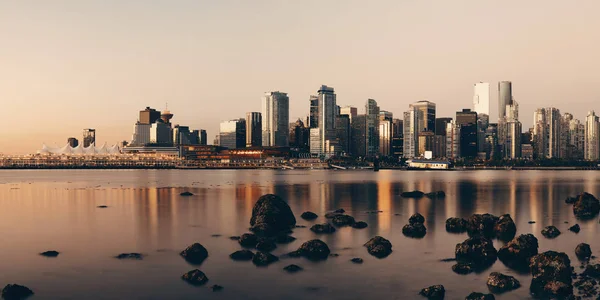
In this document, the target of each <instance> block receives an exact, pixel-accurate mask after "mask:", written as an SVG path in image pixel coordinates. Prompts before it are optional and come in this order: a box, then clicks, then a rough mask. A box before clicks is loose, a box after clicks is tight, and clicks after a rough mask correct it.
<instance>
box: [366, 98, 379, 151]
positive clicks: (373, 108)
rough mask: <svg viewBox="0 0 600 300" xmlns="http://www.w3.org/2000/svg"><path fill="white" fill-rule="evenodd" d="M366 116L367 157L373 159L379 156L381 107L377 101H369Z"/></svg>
mask: <svg viewBox="0 0 600 300" xmlns="http://www.w3.org/2000/svg"><path fill="white" fill-rule="evenodd" d="M365 116H366V121H367V124H366V127H367V131H366V134H367V136H366V142H367V145H366V149H367V153H366V156H369V157H372V156H376V155H377V154H379V106H377V101H375V100H373V99H368V100H367V103H366V104H365Z"/></svg>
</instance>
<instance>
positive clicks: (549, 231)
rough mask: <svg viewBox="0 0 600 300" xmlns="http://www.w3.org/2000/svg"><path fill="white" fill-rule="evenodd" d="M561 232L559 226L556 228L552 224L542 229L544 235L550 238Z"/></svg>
mask: <svg viewBox="0 0 600 300" xmlns="http://www.w3.org/2000/svg"><path fill="white" fill-rule="evenodd" d="M560 233H561V232H560V230H558V228H556V227H554V226H552V225H550V226H546V227H544V229H542V235H543V236H545V237H546V238H549V239H553V238H555V237H557V236H559V235H560Z"/></svg>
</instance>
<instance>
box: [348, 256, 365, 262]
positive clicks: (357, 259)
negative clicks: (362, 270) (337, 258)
mask: <svg viewBox="0 0 600 300" xmlns="http://www.w3.org/2000/svg"><path fill="white" fill-rule="evenodd" d="M350 261H351V262H353V263H355V264H362V263H363V259H362V258H360V257H355V258H353V259H351V260H350Z"/></svg>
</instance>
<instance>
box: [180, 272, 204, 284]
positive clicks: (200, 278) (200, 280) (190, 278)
mask: <svg viewBox="0 0 600 300" xmlns="http://www.w3.org/2000/svg"><path fill="white" fill-rule="evenodd" d="M181 279H183V280H185V281H187V282H188V283H189V284H192V285H203V284H205V283H206V282H207V281H208V277H206V275H205V274H204V273H202V271H200V270H198V269H195V270H191V271H189V272H187V273H185V274H183V275H181Z"/></svg>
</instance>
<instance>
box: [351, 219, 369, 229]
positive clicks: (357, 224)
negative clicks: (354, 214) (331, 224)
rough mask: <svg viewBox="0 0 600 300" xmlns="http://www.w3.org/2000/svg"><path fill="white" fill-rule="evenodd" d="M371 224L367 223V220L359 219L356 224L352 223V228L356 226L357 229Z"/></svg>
mask: <svg viewBox="0 0 600 300" xmlns="http://www.w3.org/2000/svg"><path fill="white" fill-rule="evenodd" d="M368 226H369V224H367V223H366V222H363V221H358V222H356V223H354V224H352V228H356V229H363V228H367V227H368Z"/></svg>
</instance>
